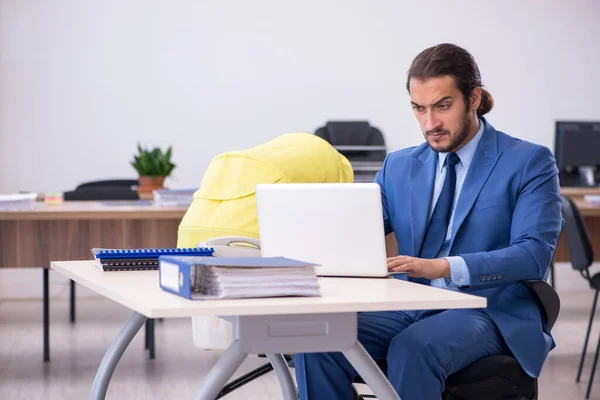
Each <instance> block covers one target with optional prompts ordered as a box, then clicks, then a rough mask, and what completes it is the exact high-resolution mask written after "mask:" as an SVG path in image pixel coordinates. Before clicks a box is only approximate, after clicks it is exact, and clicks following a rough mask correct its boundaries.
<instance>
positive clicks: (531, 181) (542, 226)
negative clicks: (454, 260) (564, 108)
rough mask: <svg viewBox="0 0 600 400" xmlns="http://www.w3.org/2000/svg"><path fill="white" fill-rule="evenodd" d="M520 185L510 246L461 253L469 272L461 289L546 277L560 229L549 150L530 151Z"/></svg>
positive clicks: (554, 170)
mask: <svg viewBox="0 0 600 400" xmlns="http://www.w3.org/2000/svg"><path fill="white" fill-rule="evenodd" d="M519 188H520V190H519V193H518V196H517V200H516V204H515V208H514V211H513V214H512V222H511V233H510V245H509V246H508V247H506V248H503V249H499V250H494V251H489V252H480V253H472V254H460V256H461V257H462V258H463V259H464V260H465V262H466V264H467V266H468V269H469V275H470V286H469V287H466V288H465V287H463V288H461V289H462V290H464V291H472V290H478V289H487V288H491V287H496V286H503V285H508V284H511V283H515V282H518V281H521V280H527V279H544V278H545V276H546V273H547V271H548V268H549V266H550V262H551V261H552V257H553V255H554V250H555V249H556V245H557V242H558V238H559V235H560V231H561V229H562V216H561V207H562V198H561V197H560V187H559V183H558V169H557V168H556V162H555V160H554V157H553V156H552V153H550V150H548V149H547V148H545V147H539V148H537V149H536V150H535V151H534V152H533V153H532V155H531V156H530V158H529V160H528V161H527V163H526V166H525V168H524V170H523V173H522V176H521V184H520V185H519ZM492 229H493V228H492Z"/></svg>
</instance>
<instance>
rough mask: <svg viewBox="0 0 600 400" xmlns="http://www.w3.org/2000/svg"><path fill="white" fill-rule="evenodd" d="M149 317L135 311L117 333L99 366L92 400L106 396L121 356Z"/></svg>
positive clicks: (91, 396)
mask: <svg viewBox="0 0 600 400" xmlns="http://www.w3.org/2000/svg"><path fill="white" fill-rule="evenodd" d="M147 319H148V318H147V317H146V316H144V315H142V314H139V313H137V312H135V311H134V312H133V314H131V316H130V317H129V318H128V319H127V322H125V325H123V327H122V328H121V330H120V331H119V333H117V336H116V337H115V339H114V340H113V342H112V343H111V345H110V347H109V348H108V350H107V351H106V354H105V355H104V358H103V359H102V362H101V363H100V366H99V367H98V372H97V373H96V378H95V379H94V385H93V386H92V393H91V394H90V400H103V399H104V398H105V397H106V392H107V390H108V384H109V383H110V378H111V377H112V374H113V372H114V371H115V368H116V367H117V363H118V362H119V360H120V359H121V356H123V353H125V350H126V349H127V346H129V343H131V341H132V340H133V338H134V336H135V334H136V333H138V331H139V330H140V328H141V327H142V325H144V323H145V322H146V320H147Z"/></svg>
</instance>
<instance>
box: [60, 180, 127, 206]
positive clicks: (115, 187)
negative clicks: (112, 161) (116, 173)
mask: <svg viewBox="0 0 600 400" xmlns="http://www.w3.org/2000/svg"><path fill="white" fill-rule="evenodd" d="M137 184H138V181H136V180H133V179H116V180H107V181H93V182H86V183H83V184H81V185H79V186H77V188H76V189H75V190H71V191H68V192H65V193H63V198H64V200H65V201H86V200H87V201H89V200H138V199H139V195H138V193H137V191H136V190H135V188H134V186H136V185H137Z"/></svg>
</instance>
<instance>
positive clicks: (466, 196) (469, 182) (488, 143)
mask: <svg viewBox="0 0 600 400" xmlns="http://www.w3.org/2000/svg"><path fill="white" fill-rule="evenodd" d="M501 154H502V152H501V151H498V133H497V132H496V130H495V129H494V128H493V127H492V126H491V125H489V124H488V123H487V122H485V129H484V131H483V136H482V137H481V141H480V142H479V145H478V146H477V150H476V151H475V155H474V157H473V160H472V161H471V165H470V167H469V171H468V172H467V176H466V177H465V181H464V183H463V186H462V189H461V191H460V195H459V198H458V200H457V204H456V209H455V211H454V221H453V223H452V236H451V237H452V243H450V248H452V244H453V243H454V238H455V237H456V232H458V230H459V229H460V226H461V225H462V223H463V222H464V220H465V218H466V217H467V215H468V214H469V212H470V211H471V208H473V204H474V203H475V200H476V199H477V197H478V196H479V193H480V192H481V189H482V188H483V185H484V184H485V182H486V181H487V179H488V178H489V176H490V174H491V172H492V170H493V169H494V167H495V166H496V163H497V161H498V158H500V155H501Z"/></svg>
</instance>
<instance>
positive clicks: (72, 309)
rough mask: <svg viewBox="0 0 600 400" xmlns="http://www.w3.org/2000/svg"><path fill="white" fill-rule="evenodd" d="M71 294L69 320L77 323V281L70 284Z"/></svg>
mask: <svg viewBox="0 0 600 400" xmlns="http://www.w3.org/2000/svg"><path fill="white" fill-rule="evenodd" d="M69 286H70V289H71V293H70V294H69V306H70V307H69V319H70V320H71V322H72V323H74V322H75V281H74V280H71V282H70V285H69Z"/></svg>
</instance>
